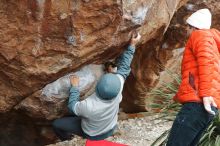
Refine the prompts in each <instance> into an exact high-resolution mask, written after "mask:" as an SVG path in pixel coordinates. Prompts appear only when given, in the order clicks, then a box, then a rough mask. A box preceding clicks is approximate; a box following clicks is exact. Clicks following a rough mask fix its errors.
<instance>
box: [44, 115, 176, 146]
mask: <svg viewBox="0 0 220 146" xmlns="http://www.w3.org/2000/svg"><path fill="white" fill-rule="evenodd" d="M158 117H160V115H153V116H152V115H151V116H145V117H140V118H134V119H127V120H120V121H119V125H118V126H119V130H118V132H116V133H115V135H114V136H112V137H109V138H108V139H107V140H109V141H113V142H118V143H123V144H127V145H130V146H150V145H151V144H152V143H153V141H154V140H155V139H156V138H157V137H159V136H160V135H161V134H162V133H163V132H164V131H165V130H167V129H169V128H170V127H171V125H172V122H171V121H166V120H163V119H158ZM48 146H85V140H83V139H81V138H80V137H75V138H73V139H72V140H71V141H65V142H58V143H56V144H51V145H48Z"/></svg>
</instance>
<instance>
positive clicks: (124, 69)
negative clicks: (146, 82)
mask: <svg viewBox="0 0 220 146" xmlns="http://www.w3.org/2000/svg"><path fill="white" fill-rule="evenodd" d="M134 52H135V47H133V46H131V45H129V46H128V48H127V49H126V50H125V51H124V52H123V53H122V54H121V55H120V56H119V58H118V59H117V74H120V75H122V76H123V77H124V79H126V78H127V76H128V75H129V74H130V71H131V67H130V65H131V61H132V59H133V56H134Z"/></svg>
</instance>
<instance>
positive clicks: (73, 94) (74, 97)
mask: <svg viewBox="0 0 220 146" xmlns="http://www.w3.org/2000/svg"><path fill="white" fill-rule="evenodd" d="M79 97H80V93H79V90H78V89H77V88H76V87H73V86H72V87H71V88H70V95H69V101H68V109H69V111H70V112H71V113H74V114H75V111H74V108H75V105H76V103H77V102H79Z"/></svg>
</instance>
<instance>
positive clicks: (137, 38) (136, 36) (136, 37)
mask: <svg viewBox="0 0 220 146" xmlns="http://www.w3.org/2000/svg"><path fill="white" fill-rule="evenodd" d="M140 39H141V35H140V34H139V32H133V33H132V36H131V41H130V45H131V46H134V47H135V46H136V44H137V43H138V42H139V41H140Z"/></svg>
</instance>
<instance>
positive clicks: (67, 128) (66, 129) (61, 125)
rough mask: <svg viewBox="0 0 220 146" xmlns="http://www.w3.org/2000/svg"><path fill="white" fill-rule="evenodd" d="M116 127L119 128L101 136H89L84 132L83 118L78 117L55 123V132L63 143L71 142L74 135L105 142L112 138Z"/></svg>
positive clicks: (66, 118) (59, 120)
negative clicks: (65, 141)
mask: <svg viewBox="0 0 220 146" xmlns="http://www.w3.org/2000/svg"><path fill="white" fill-rule="evenodd" d="M116 127H117V126H115V127H114V128H113V129H111V130H109V131H107V132H106V133H103V134H101V135H97V136H89V135H87V134H86V133H84V132H83V130H82V127H81V117H77V116H70V117H63V118H60V119H57V120H55V121H54V122H53V129H54V132H55V133H56V135H57V136H58V137H59V138H60V140H62V141H64V140H70V139H71V137H72V135H78V136H81V137H83V138H87V139H90V140H103V139H105V138H107V137H109V136H112V135H113V132H114V130H115V128H116Z"/></svg>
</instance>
